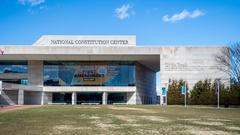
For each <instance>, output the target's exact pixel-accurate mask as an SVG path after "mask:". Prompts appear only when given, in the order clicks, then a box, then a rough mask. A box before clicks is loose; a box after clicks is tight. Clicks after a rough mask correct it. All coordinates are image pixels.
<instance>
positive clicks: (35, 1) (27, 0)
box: [18, 0, 46, 6]
mask: <svg viewBox="0 0 240 135" xmlns="http://www.w3.org/2000/svg"><path fill="white" fill-rule="evenodd" d="M45 1H46V0H18V2H19V3H21V4H23V5H26V4H29V5H31V6H37V5H40V4H42V3H44V2H45Z"/></svg>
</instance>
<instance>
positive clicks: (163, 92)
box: [162, 87, 167, 96]
mask: <svg viewBox="0 0 240 135" xmlns="http://www.w3.org/2000/svg"><path fill="white" fill-rule="evenodd" d="M162 95H163V96H166V95H167V92H166V88H165V87H162Z"/></svg>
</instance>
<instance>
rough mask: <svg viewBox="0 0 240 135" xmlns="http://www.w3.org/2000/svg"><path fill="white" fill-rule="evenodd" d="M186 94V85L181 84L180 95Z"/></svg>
mask: <svg viewBox="0 0 240 135" xmlns="http://www.w3.org/2000/svg"><path fill="white" fill-rule="evenodd" d="M185 94H186V83H183V85H182V95H185Z"/></svg>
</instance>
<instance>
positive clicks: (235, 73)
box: [216, 42, 240, 85]
mask: <svg viewBox="0 0 240 135" xmlns="http://www.w3.org/2000/svg"><path fill="white" fill-rule="evenodd" d="M216 61H217V63H218V64H219V65H220V66H219V69H220V70H221V71H223V72H226V73H228V74H229V75H230V77H231V82H232V83H234V84H237V85H240V42H237V43H233V44H231V45H230V46H229V47H225V48H223V49H222V50H221V52H220V53H219V54H217V55H216ZM226 67H227V68H226Z"/></svg>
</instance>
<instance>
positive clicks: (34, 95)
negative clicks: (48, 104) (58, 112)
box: [24, 91, 42, 105]
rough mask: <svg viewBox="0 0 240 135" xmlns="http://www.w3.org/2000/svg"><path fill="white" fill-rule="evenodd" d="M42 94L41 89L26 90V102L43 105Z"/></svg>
mask: <svg viewBox="0 0 240 135" xmlns="http://www.w3.org/2000/svg"><path fill="white" fill-rule="evenodd" d="M41 94H42V92H39V91H34V92H33V91H24V104H33V105H41V101H42V98H41Z"/></svg>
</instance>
